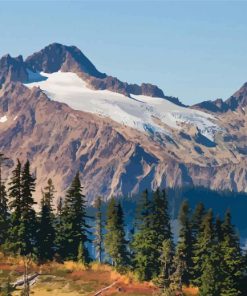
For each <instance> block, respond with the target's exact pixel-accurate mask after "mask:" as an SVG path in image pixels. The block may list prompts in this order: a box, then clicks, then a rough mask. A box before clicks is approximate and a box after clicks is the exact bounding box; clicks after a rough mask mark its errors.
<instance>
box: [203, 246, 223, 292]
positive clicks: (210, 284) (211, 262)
mask: <svg viewBox="0 0 247 296" xmlns="http://www.w3.org/2000/svg"><path fill="white" fill-rule="evenodd" d="M219 252H220V249H219V248H218V247H217V246H216V245H214V246H213V247H211V253H207V255H205V256H204V260H203V262H202V274H201V278H200V287H199V293H200V296H219V295H223V294H221V287H220V286H221V270H220V253H219Z"/></svg>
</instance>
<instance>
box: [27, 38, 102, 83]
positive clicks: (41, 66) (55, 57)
mask: <svg viewBox="0 0 247 296" xmlns="http://www.w3.org/2000/svg"><path fill="white" fill-rule="evenodd" d="M26 64H27V66H28V67H29V68H30V69H32V70H33V71H37V72H41V71H43V72H46V73H53V72H57V71H59V70H62V71H65V72H69V71H71V72H78V71H79V72H82V73H84V74H87V75H90V76H93V77H97V78H104V77H105V76H106V75H105V74H103V73H101V72H99V71H98V70H97V69H96V68H95V66H94V65H93V64H92V63H91V61H90V60H89V59H88V58H87V57H86V56H85V55H84V54H83V53H82V52H81V51H80V50H79V49H78V48H77V47H76V46H66V45H62V44H59V43H52V44H50V45H48V46H46V47H45V48H43V49H42V50H40V51H38V52H36V53H34V54H32V55H31V56H29V57H28V58H27V59H26Z"/></svg>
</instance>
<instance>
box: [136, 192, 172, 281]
mask: <svg viewBox="0 0 247 296" xmlns="http://www.w3.org/2000/svg"><path fill="white" fill-rule="evenodd" d="M136 216H137V223H136V224H137V225H136V233H135V234H134V237H133V242H132V248H133V255H134V264H135V269H136V272H137V274H138V276H139V278H140V279H142V280H150V279H152V278H155V277H157V276H158V275H159V274H160V269H161V263H160V260H159V257H160V250H161V249H162V246H163V242H164V240H167V239H168V240H171V237H172V235H171V227H170V218H169V215H168V202H167V198H166V192H165V190H162V192H160V190H159V189H157V190H156V191H155V192H154V193H153V199H152V201H150V199H149V198H148V192H147V191H144V192H143V194H142V197H141V199H140V203H139V206H138V208H137V214H136Z"/></svg>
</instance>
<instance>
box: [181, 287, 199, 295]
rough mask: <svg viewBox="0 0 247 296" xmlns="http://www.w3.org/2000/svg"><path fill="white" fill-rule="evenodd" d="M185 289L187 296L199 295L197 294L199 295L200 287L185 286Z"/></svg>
mask: <svg viewBox="0 0 247 296" xmlns="http://www.w3.org/2000/svg"><path fill="white" fill-rule="evenodd" d="M183 291H184V293H185V295H186V296H197V295H199V293H198V288H196V287H184V288H183Z"/></svg>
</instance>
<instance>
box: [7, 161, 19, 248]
mask: <svg viewBox="0 0 247 296" xmlns="http://www.w3.org/2000/svg"><path fill="white" fill-rule="evenodd" d="M21 172H22V169H21V163H20V161H19V159H17V165H16V167H15V169H14V170H13V171H12V176H11V179H10V183H9V190H8V194H9V199H10V201H9V208H10V210H11V216H10V225H11V227H10V228H9V231H8V239H7V247H8V249H9V250H11V251H13V252H14V253H16V252H18V250H19V249H20V247H21V238H20V224H21V215H22V185H21Z"/></svg>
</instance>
